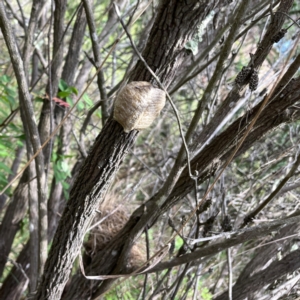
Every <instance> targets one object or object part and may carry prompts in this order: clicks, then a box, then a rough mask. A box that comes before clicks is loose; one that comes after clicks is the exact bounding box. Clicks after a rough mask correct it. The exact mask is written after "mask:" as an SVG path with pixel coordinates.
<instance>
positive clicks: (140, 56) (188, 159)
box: [113, 3, 197, 180]
mask: <svg viewBox="0 0 300 300" xmlns="http://www.w3.org/2000/svg"><path fill="white" fill-rule="evenodd" d="M113 4H114V8H115V11H116V14H117V16H118V18H119V20H120V23H121V25H122V27H123V29H124V31H125V33H126V34H127V37H128V38H129V40H130V43H131V45H132V47H133V49H134V51H135V52H136V54H137V56H138V57H139V59H140V60H141V62H142V63H143V64H144V66H145V67H146V69H147V70H148V71H149V72H150V73H151V75H152V76H153V78H154V79H155V80H156V82H157V84H158V85H159V87H160V88H161V89H162V90H163V91H164V92H165V93H166V96H167V98H168V100H169V102H170V104H171V106H172V108H173V111H174V113H175V116H176V120H177V124H178V127H179V131H180V136H181V139H182V142H183V144H184V148H185V151H186V156H187V161H188V169H189V176H190V177H191V179H193V180H197V177H196V176H194V175H193V174H192V170H191V163H190V153H189V149H188V146H187V143H186V141H185V138H184V134H183V130H182V124H181V121H180V117H179V113H178V110H177V108H176V106H175V104H174V102H173V100H172V99H171V97H170V95H169V93H168V92H167V90H166V88H165V87H164V85H163V84H162V83H161V81H160V80H159V78H158V77H157V76H156V74H155V73H154V72H153V71H152V69H151V68H150V67H149V65H148V64H147V62H146V61H145V59H144V58H143V56H142V55H141V54H140V52H139V51H138V49H137V48H136V46H135V43H134V42H133V40H132V37H131V35H130V33H129V32H128V30H127V27H126V25H125V24H124V22H123V20H122V18H121V16H120V11H119V8H118V6H117V5H116V4H115V3H113Z"/></svg>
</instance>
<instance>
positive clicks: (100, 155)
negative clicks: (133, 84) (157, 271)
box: [35, 0, 222, 299]
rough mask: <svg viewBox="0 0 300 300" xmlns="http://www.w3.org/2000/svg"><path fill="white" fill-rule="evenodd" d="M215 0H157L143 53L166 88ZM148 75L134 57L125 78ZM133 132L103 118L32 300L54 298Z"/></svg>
mask: <svg viewBox="0 0 300 300" xmlns="http://www.w3.org/2000/svg"><path fill="white" fill-rule="evenodd" d="M220 2H222V1H215V2H214V3H213V4H210V3H209V1H205V2H204V3H201V4H199V1H195V0H191V1H166V0H165V1H162V3H161V5H160V8H159V11H158V14H157V16H156V22H155V23H154V25H153V28H152V31H151V34H150V37H149V40H148V44H147V46H146V49H145V51H144V52H143V56H144V57H145V59H146V61H147V63H148V64H149V66H150V67H151V68H152V69H153V71H154V72H156V74H159V76H160V79H161V81H162V83H163V84H164V85H165V86H166V87H167V86H168V85H169V84H170V82H171V81H172V78H173V77H174V75H175V73H176V70H177V69H178V67H179V66H180V64H181V62H182V60H183V58H184V55H185V49H184V45H185V43H186V42H187V40H188V39H190V38H191V37H192V35H193V33H194V32H195V30H196V27H197V24H199V22H200V21H201V20H203V19H204V18H205V16H206V15H207V13H208V12H209V11H210V10H211V9H213V8H214V7H215V6H217V5H218V4H220ZM151 79H152V76H151V74H150V73H149V72H148V71H147V70H146V69H145V67H144V65H143V64H142V62H139V63H138V64H137V67H136V69H135V71H134V73H133V76H132V77H131V80H147V81H151ZM137 133H138V132H137V131H131V132H130V133H128V134H126V133H125V132H124V131H123V128H122V127H121V126H120V125H119V124H118V123H117V122H115V121H114V120H109V121H108V122H107V123H106V125H105V126H104V128H103V129H102V131H101V133H100V134H99V136H98V137H97V139H96V142H95V144H94V146H93V148H92V150H91V152H90V154H89V156H88V158H87V159H86V161H85V163H84V165H83V167H82V170H81V172H80V174H79V176H78V178H77V180H76V181H75V184H74V187H73V189H72V191H71V193H70V199H69V201H68V205H67V207H66V209H65V211H64V213H63V216H62V218H61V220H60V223H59V226H58V229H57V232H56V234H55V236H54V240H53V244H52V247H51V250H50V253H49V257H48V259H47V262H46V266H45V272H44V274H43V276H42V278H41V284H40V286H39V288H38V291H37V294H36V296H35V298H36V299H59V298H60V296H61V293H62V291H63V288H64V286H65V284H66V282H67V280H68V276H69V273H70V271H71V267H72V264H73V262H74V260H75V258H76V256H77V255H78V252H79V250H80V247H81V244H82V240H83V237H84V234H85V232H86V230H87V228H88V225H89V224H90V221H91V219H92V217H93V215H94V211H95V208H96V206H97V205H99V202H100V201H101V200H102V199H103V197H104V195H105V192H106V190H107V188H108V187H109V184H110V182H111V181H112V179H113V177H114V175H115V173H116V171H117V170H118V168H119V166H120V164H121V162H122V159H123V157H124V156H125V154H126V153H127V151H128V149H129V148H130V146H131V145H132V144H133V142H134V140H135V138H136V136H137Z"/></svg>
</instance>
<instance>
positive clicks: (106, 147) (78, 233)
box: [35, 120, 137, 299]
mask: <svg viewBox="0 0 300 300" xmlns="http://www.w3.org/2000/svg"><path fill="white" fill-rule="evenodd" d="M136 136H137V131H132V132H130V133H128V134H126V133H125V132H124V131H123V128H122V126H121V125H119V124H118V123H117V122H116V121H114V120H110V121H108V122H107V123H106V125H105V127H104V128H103V130H102V132H101V133H100V135H99V136H98V137H97V139H96V141H95V144H94V145H93V148H92V149H91V152H90V154H89V156H88V157H87V159H86V161H85V163H84V165H83V167H82V169H81V171H80V173H79V175H78V177H77V180H76V181H75V183H74V187H73V189H72V190H71V193H70V198H69V200H68V205H67V207H66V209H65V210H64V213H63V215H62V218H61V220H60V222H59V225H58V228H57V231H56V234H55V236H54V240H53V243H52V247H51V250H50V253H49V256H48V259H47V262H46V266H45V272H44V274H43V276H42V280H41V284H40V287H39V290H38V293H37V294H36V296H35V298H36V299H60V295H61V293H62V291H63V288H64V286H65V284H66V282H67V280H68V276H69V273H70V271H71V268H72V264H73V262H74V260H75V258H76V257H77V255H78V252H79V250H80V247H81V245H82V241H83V237H84V235H85V233H86V231H87V229H88V226H89V224H90V221H91V219H92V217H93V215H94V213H95V209H96V207H97V205H98V204H99V200H100V199H103V198H104V195H105V192H106V191H107V188H108V187H109V184H110V183H111V180H112V179H113V178H114V175H115V173H116V171H117V170H118V168H119V166H120V164H121V162H122V158H123V157H124V155H125V154H126V153H127V151H128V149H129V148H130V146H131V145H132V144H133V142H134V140H135V138H136Z"/></svg>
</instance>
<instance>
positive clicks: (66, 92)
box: [57, 91, 71, 98]
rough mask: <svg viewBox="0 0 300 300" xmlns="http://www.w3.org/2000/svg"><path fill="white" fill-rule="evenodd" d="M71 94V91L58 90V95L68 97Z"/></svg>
mask: <svg viewBox="0 0 300 300" xmlns="http://www.w3.org/2000/svg"><path fill="white" fill-rule="evenodd" d="M70 95H71V93H70V92H69V91H63V92H58V94H57V96H58V97H60V98H67V97H69V96H70Z"/></svg>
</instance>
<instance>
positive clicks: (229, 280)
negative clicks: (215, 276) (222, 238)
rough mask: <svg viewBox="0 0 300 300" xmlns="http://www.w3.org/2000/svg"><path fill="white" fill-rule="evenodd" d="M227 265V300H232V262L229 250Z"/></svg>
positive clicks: (228, 250)
mask: <svg viewBox="0 0 300 300" xmlns="http://www.w3.org/2000/svg"><path fill="white" fill-rule="evenodd" d="M227 264H228V300H232V260H231V253H230V248H228V249H227Z"/></svg>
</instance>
